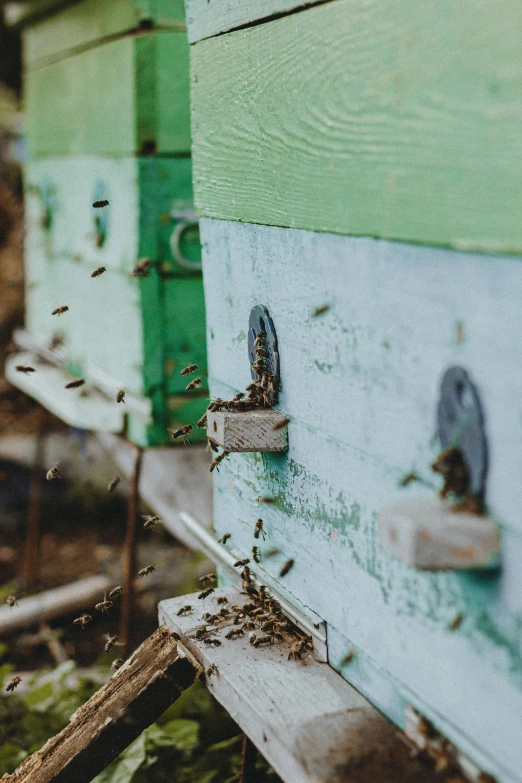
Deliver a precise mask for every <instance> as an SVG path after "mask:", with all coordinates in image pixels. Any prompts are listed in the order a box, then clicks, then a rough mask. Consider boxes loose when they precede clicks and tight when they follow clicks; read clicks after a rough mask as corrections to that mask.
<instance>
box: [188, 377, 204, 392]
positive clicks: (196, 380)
mask: <svg viewBox="0 0 522 783" xmlns="http://www.w3.org/2000/svg"><path fill="white" fill-rule="evenodd" d="M202 383H203V381H202V380H201V378H194V380H193V381H191V382H190V383H188V384H187V385H186V387H185V391H192V389H195V388H196V386H201V384H202Z"/></svg>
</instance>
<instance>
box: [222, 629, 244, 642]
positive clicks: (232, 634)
mask: <svg viewBox="0 0 522 783" xmlns="http://www.w3.org/2000/svg"><path fill="white" fill-rule="evenodd" d="M244 635H245V632H244V631H243V629H242V628H232V630H230V631H228V633H226V634H225V639H237V638H238V637H240V636H244Z"/></svg>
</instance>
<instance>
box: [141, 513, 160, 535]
mask: <svg viewBox="0 0 522 783" xmlns="http://www.w3.org/2000/svg"><path fill="white" fill-rule="evenodd" d="M142 518H143V519H144V520H145V522H144V523H143V529H144V530H152V532H154V529H155V527H156V524H157V523H158V522H159V517H158V516H157V514H154V516H152V517H147V516H142Z"/></svg>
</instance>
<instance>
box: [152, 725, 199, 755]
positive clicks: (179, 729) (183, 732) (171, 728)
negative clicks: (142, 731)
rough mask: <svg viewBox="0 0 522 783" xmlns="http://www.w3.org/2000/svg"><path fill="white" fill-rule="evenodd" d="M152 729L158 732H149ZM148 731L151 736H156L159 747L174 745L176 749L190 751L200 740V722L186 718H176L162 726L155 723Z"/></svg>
mask: <svg viewBox="0 0 522 783" xmlns="http://www.w3.org/2000/svg"><path fill="white" fill-rule="evenodd" d="M151 729H154V731H155V732H156V734H154V735H153V734H152V733H151V734H148V733H149V732H151ZM146 733H147V734H148V736H149V737H151V738H152V737H154V738H153V741H155V742H156V744H157V745H158V746H159V747H173V748H175V749H176V750H182V751H185V752H190V751H191V750H193V749H194V748H195V747H196V746H197V744H198V742H199V723H198V722H197V721H195V720H188V719H186V718H175V719H174V720H170V721H169V722H168V723H164V724H163V726H162V727H161V728H160V727H159V726H155V725H154V724H153V725H152V726H151V727H150V728H149V729H147V731H146ZM160 735H161V740H160ZM158 740H160V741H158Z"/></svg>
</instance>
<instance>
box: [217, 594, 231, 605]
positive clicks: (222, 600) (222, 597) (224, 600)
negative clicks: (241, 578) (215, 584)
mask: <svg viewBox="0 0 522 783" xmlns="http://www.w3.org/2000/svg"><path fill="white" fill-rule="evenodd" d="M217 602H218V604H228V598H227V597H226V595H220V596H219V598H218V599H217Z"/></svg>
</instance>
